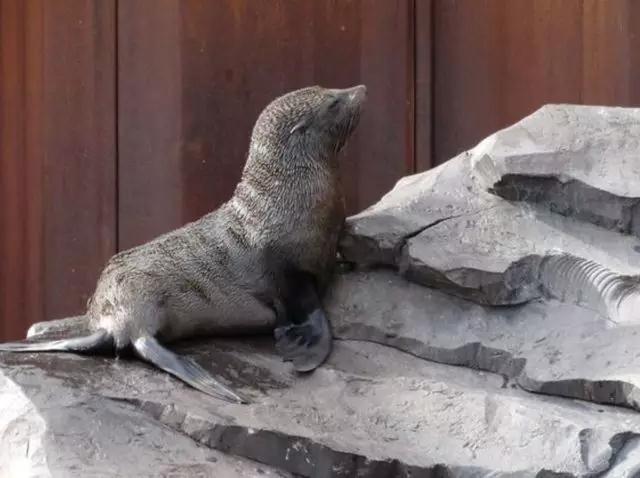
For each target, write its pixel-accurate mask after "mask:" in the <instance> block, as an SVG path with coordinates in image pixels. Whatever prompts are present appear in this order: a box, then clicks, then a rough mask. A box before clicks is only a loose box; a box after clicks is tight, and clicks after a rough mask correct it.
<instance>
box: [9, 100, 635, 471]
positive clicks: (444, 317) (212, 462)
mask: <svg viewBox="0 0 640 478" xmlns="http://www.w3.org/2000/svg"><path fill="white" fill-rule="evenodd" d="M639 125H640V110H633V109H620V108H595V107H576V106H566V105H557V106H548V107H545V108H542V109H541V110H539V111H538V112H536V113H534V114H533V115H531V116H530V117H528V118H525V119H524V120H523V121H522V122H520V123H518V124H517V125H514V126H512V127H510V128H506V129H505V130H503V131H500V132H498V133H496V134H495V135H493V136H491V137H490V138H488V139H487V140H485V141H483V142H482V143H480V144H479V145H478V146H477V147H476V148H473V149H472V150H470V151H468V152H466V153H463V154H461V155H459V156H458V157H456V158H453V159H452V160H450V161H449V162H447V163H446V164H443V165H441V166H439V167H438V168H435V169H433V170H431V171H428V172H426V173H422V174H417V175H413V176H410V177H406V178H403V179H402V180H400V181H399V182H398V184H397V185H396V186H395V187H394V189H393V190H392V191H390V192H389V193H388V194H386V195H385V196H384V197H383V198H382V199H381V200H380V201H379V202H378V203H377V204H375V205H373V206H372V207H370V208H368V209H367V210H365V211H363V212H362V213H360V214H358V215H356V216H353V217H351V218H349V220H348V224H347V229H346V233H345V235H344V237H343V238H342V242H341V257H342V259H343V260H344V261H346V263H348V264H352V265H354V266H355V267H353V268H349V267H347V268H346V269H355V270H354V271H353V272H349V273H346V274H342V275H339V276H337V277H336V280H335V282H334V284H333V285H332V287H331V289H330V291H329V295H328V296H327V298H326V306H327V311H328V314H329V317H330V319H331V321H332V325H333V329H334V334H335V336H336V344H335V347H334V350H333V353H332V355H331V357H330V360H329V362H328V363H327V364H325V365H323V366H322V367H321V368H319V369H318V370H316V371H315V372H313V373H311V374H306V375H295V374H294V373H293V372H292V370H291V367H290V365H289V364H286V363H283V362H282V361H281V360H280V358H279V357H278V356H277V355H275V354H274V351H273V341H272V339H271V338H268V337H266V338H259V337H254V338H250V339H244V340H215V341H210V342H207V343H200V344H195V343H192V344H182V345H181V346H180V347H178V348H180V349H181V351H182V352H183V353H187V354H191V355H193V356H194V358H196V359H197V360H198V361H199V362H200V363H201V364H202V365H203V366H205V367H207V368H209V369H211V370H212V372H214V373H215V374H218V375H220V376H221V378H222V380H224V381H226V382H228V383H230V384H231V385H232V386H233V387H234V388H236V389H238V390H239V391H240V392H242V393H243V394H244V395H246V396H248V397H250V398H252V399H253V401H254V403H253V404H251V405H235V404H229V403H226V402H220V401H217V400H215V399H213V398H210V397H208V396H204V395H203V394H201V393H199V392H197V391H195V390H193V389H190V388H188V387H186V386H185V385H184V384H182V383H181V382H179V381H177V380H175V379H173V378H172V377H170V376H169V375H167V374H164V373H162V372H159V371H157V370H155V369H153V368H152V367H150V366H148V365H146V364H144V363H142V362H139V361H133V360H126V359H120V360H112V359H105V358H89V357H82V356H78V355H72V354H41V355H33V354H26V355H18V354H16V355H10V354H0V409H1V410H2V413H1V414H0V437H1V440H0V477H4V476H10V477H13V476H21V477H22V476H44V477H48V476H52V477H53V476H56V477H57V476H62V477H74V476H83V477H84V476H142V477H145V476H167V477H169V476H172V477H173V476H180V477H183V476H185V477H191V476H221V477H236V476H237V477H250V476H251V477H254V476H267V477H276V476H278V477H294V476H295V477H299V476H308V477H320V478H323V477H334V476H335V477H361V478H365V477H374V478H378V477H385V478H386V477H402V478H409V477H411V478H416V477H430V478H431V477H445V476H446V477H464V478H467V477H469V478H471V477H474V478H476V477H487V476H491V477H528V476H531V477H534V476H535V477H550V476H576V477H578V476H580V477H596V476H598V477H600V476H602V477H610V478H621V477H633V476H640V413H638V411H640V351H638V347H637V346H636V344H637V343H638V335H639V333H640V313H639V312H638V311H640V277H639V276H638V275H637V274H638V271H640V239H639V238H638V237H637V236H639V235H640V234H638V231H640V226H639V225H638V224H640V222H639V220H638V219H639V218H638V216H637V214H638V207H637V201H638V199H639V198H640V163H638V161H637V158H638V156H639V154H640V126H639ZM78 321H80V322H78V323H81V321H82V319H81V318H79V319H78ZM40 329H42V327H41V326H38V325H36V326H34V327H32V329H31V330H30V333H36V332H38V331H39V330H40ZM51 333H52V337H53V336H55V337H58V336H59V335H64V334H65V333H66V331H65V330H64V329H60V330H52V332H51Z"/></svg>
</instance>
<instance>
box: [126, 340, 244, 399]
mask: <svg viewBox="0 0 640 478" xmlns="http://www.w3.org/2000/svg"><path fill="white" fill-rule="evenodd" d="M133 348H134V350H135V351H136V352H137V354H138V355H139V356H140V357H141V358H142V359H144V360H146V361H148V362H151V363H152V364H153V365H155V366H156V367H158V368H160V369H162V370H164V371H165V372H167V373H169V374H171V375H173V376H174V377H176V378H178V379H180V380H182V381H183V382H185V383H187V384H188V385H191V386H192V387H193V388H195V389H197V390H200V391H201V392H204V393H206V394H207V395H211V396H212V397H215V398H219V399H221V400H226V401H228V402H234V403H249V400H247V399H246V398H245V397H243V396H241V395H239V394H238V393H237V392H235V391H233V390H232V389H230V388H229V387H227V386H226V385H224V384H222V383H221V382H219V381H218V380H216V379H215V378H213V377H212V376H211V375H210V374H209V372H207V371H206V370H205V369H203V368H202V367H201V366H200V365H198V364H197V363H196V362H195V361H193V360H192V359H190V358H187V357H181V356H180V355H178V354H175V353H173V352H171V351H170V350H168V349H166V348H165V347H163V346H162V345H161V344H160V343H159V342H158V341H157V340H156V339H155V338H153V337H150V336H144V337H140V338H139V339H137V340H135V341H134V342H133Z"/></svg>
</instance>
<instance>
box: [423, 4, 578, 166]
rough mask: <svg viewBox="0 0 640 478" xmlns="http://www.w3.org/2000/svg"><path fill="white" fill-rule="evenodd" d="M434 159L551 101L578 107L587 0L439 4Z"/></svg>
mask: <svg viewBox="0 0 640 478" xmlns="http://www.w3.org/2000/svg"><path fill="white" fill-rule="evenodd" d="M435 2H436V3H435V9H434V17H435V18H434V19H435V40H434V41H435V63H434V64H435V93H434V102H435V104H434V111H435V120H434V121H435V139H434V141H435V145H434V149H435V160H436V163H441V162H443V161H446V160H447V159H449V158H451V157H452V156H454V155H455V154H457V153H459V152H461V151H462V150H464V149H466V148H468V147H471V146H473V145H474V144H475V143H477V142H478V141H479V140H480V139H482V138H483V137H485V136H487V135H489V134H491V133H492V132H494V131H496V130H497V129H499V128H502V127H504V126H506V125H508V124H510V123H512V122H515V121H517V120H519V119H520V118H522V117H523V116H525V115H527V114H529V113H531V112H532V111H534V110H535V109H537V108H538V107H539V106H541V105H542V104H544V103H550V102H568V103H579V102H580V101H581V93H582V91H581V90H582V55H581V52H582V9H583V2H582V0H562V1H555V0H456V1H448V0H435Z"/></svg>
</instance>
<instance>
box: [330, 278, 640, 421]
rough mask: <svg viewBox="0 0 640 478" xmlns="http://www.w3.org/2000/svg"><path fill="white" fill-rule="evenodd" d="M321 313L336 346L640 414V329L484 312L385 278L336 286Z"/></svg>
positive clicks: (576, 318)
mask: <svg viewBox="0 0 640 478" xmlns="http://www.w3.org/2000/svg"><path fill="white" fill-rule="evenodd" d="M328 304H329V307H330V309H329V312H330V317H331V320H332V324H333V327H334V333H335V334H336V335H337V336H338V337H341V338H343V339H351V340H365V341H371V342H376V343H381V344H385V345H389V346H391V347H394V348H397V349H399V350H404V351H406V352H409V353H410V354H412V355H414V356H416V357H421V358H424V359H427V360H431V361H435V362H440V363H446V364H452V365H461V366H465V367H470V368H473V369H478V370H486V371H490V372H494V373H497V374H500V375H502V376H504V377H505V378H506V379H508V380H509V381H512V382H514V383H517V384H518V385H519V386H520V387H522V388H524V389H525V390H529V391H531V392H540V393H545V394H551V395H558V396H565V397H572V398H578V399H582V400H589V401H593V402H598V403H606V404H611V405H622V406H625V407H630V408H635V409H638V410H640V388H639V387H640V351H639V350H638V340H639V338H640V324H635V325H633V326H629V325H623V326H619V325H616V324H613V323H612V322H611V321H610V320H608V319H607V318H605V317H603V316H601V315H599V314H598V313H597V312H594V311H590V310H588V309H584V308H582V307H579V306H576V305H573V304H567V303H563V302H560V301H555V300H551V301H542V300H537V301H532V302H530V303H527V304H524V305H521V306H516V307H501V308H495V307H486V306H481V305H477V304H474V303H472V302H470V301H466V300H463V299H457V298H455V297H451V296H450V295H448V294H445V293H443V292H440V291H438V290H434V289H429V288H425V287H422V286H419V285H416V284H412V283H409V282H407V281H405V280H404V279H402V278H400V277H398V276H397V275H396V274H394V273H393V272H390V271H377V272H369V273H354V274H348V275H345V276H342V277H340V278H339V279H338V281H337V283H336V284H335V287H334V288H333V290H332V293H331V296H330V300H329V302H328Z"/></svg>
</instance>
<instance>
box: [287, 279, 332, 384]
mask: <svg viewBox="0 0 640 478" xmlns="http://www.w3.org/2000/svg"><path fill="white" fill-rule="evenodd" d="M285 282H286V283H285V289H284V294H283V295H284V297H283V300H284V308H285V311H286V315H285V317H284V320H283V321H281V322H283V323H281V325H280V326H278V327H276V329H275V331H274V335H275V339H276V349H277V350H278V352H279V353H280V354H281V355H282V356H283V358H284V359H285V360H286V361H291V362H293V367H294V368H295V369H296V370H297V371H298V372H310V371H312V370H314V369H316V368H318V367H319V366H320V365H322V363H323V362H324V361H325V360H326V358H327V357H328V356H329V353H330V352H331V345H332V335H331V327H330V324H329V320H328V319H327V316H326V315H325V313H324V310H323V309H322V304H321V303H320V298H319V296H318V290H317V286H316V283H315V279H314V277H313V276H312V275H311V274H308V273H306V272H302V271H291V270H289V271H288V272H287V273H286V281H285Z"/></svg>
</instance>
